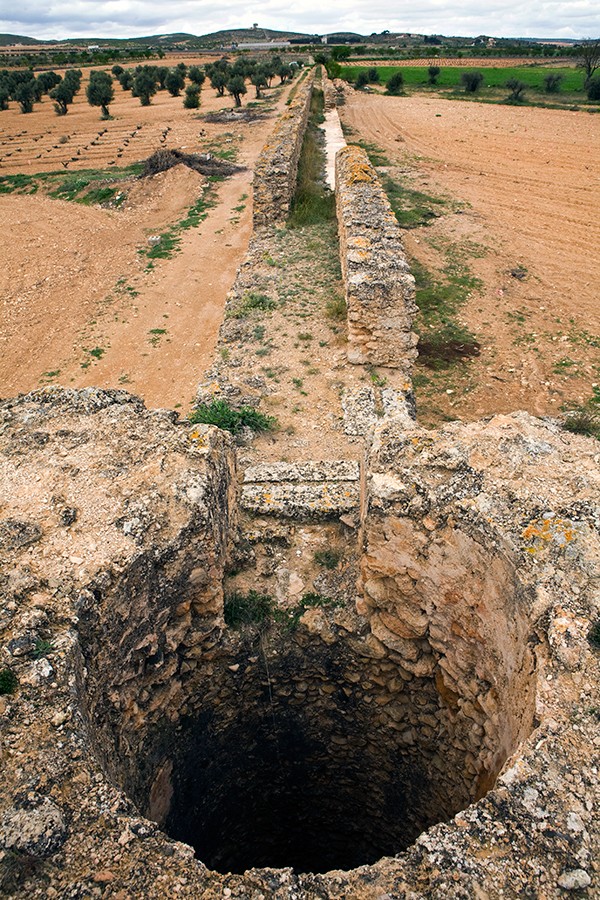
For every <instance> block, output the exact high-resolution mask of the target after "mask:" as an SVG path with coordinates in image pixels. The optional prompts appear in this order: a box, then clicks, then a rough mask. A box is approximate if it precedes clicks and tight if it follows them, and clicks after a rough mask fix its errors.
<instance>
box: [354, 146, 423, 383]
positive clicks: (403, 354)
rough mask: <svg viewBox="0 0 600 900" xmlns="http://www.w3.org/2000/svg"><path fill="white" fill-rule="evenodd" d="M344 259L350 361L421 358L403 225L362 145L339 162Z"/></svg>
mask: <svg viewBox="0 0 600 900" xmlns="http://www.w3.org/2000/svg"><path fill="white" fill-rule="evenodd" d="M336 200H337V214H338V226H339V233H340V257H341V263H342V273H343V277H344V284H345V289H346V303H347V307H348V360H349V362H352V363H364V364H371V365H378V366H390V367H394V368H398V369H401V370H402V371H403V372H405V373H406V375H407V377H409V375H410V370H411V365H412V362H413V361H414V359H415V358H416V356H417V350H416V345H417V336H416V335H415V334H414V333H413V331H412V330H411V329H412V323H413V318H414V315H415V312H416V306H415V302H414V296H415V282H414V278H413V276H412V275H411V274H410V271H409V268H408V263H407V262H406V257H405V254H404V247H403V245H402V238H401V232H400V227H399V225H398V223H397V221H396V217H395V216H394V213H393V211H392V208H391V206H390V203H389V200H388V199H387V196H386V194H385V191H384V190H383V188H382V186H381V184H380V182H379V179H378V178H377V174H376V172H375V169H374V168H373V166H372V165H371V163H370V161H369V158H368V156H367V154H366V152H365V151H364V150H362V149H361V148H360V147H354V146H349V147H345V148H344V149H343V150H340V151H339V153H338V154H337V159H336Z"/></svg>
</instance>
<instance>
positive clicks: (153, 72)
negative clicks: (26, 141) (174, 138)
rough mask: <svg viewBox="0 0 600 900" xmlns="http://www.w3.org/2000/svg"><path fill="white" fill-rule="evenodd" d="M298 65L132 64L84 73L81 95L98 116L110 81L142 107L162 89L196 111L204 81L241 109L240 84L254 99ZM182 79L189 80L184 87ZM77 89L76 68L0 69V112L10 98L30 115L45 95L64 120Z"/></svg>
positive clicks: (105, 107)
mask: <svg viewBox="0 0 600 900" xmlns="http://www.w3.org/2000/svg"><path fill="white" fill-rule="evenodd" d="M299 65H301V64H300V63H298V62H293V63H291V64H288V63H284V62H283V61H282V60H281V58H280V57H278V56H273V57H271V58H270V59H268V60H264V61H258V60H256V59H252V58H247V57H239V58H238V59H236V61H235V62H234V63H233V64H230V63H229V61H228V60H227V59H220V60H217V61H216V62H214V63H210V64H209V65H207V66H206V68H205V70H203V69H201V68H200V67H199V66H190V67H189V69H188V67H187V66H186V65H185V63H179V64H178V65H177V66H175V67H173V68H170V67H168V66H157V65H138V66H136V67H135V68H134V69H132V68H128V69H125V68H123V66H121V65H114V66H113V67H112V70H111V73H110V74H109V73H108V72H106V71H104V70H92V71H91V72H90V78H89V82H88V85H87V88H86V97H87V100H88V103H90V105H92V106H99V107H100V109H101V116H102V118H108V117H109V115H110V110H109V107H110V104H111V103H112V101H113V99H114V84H113V78H114V79H116V80H117V81H118V83H119V84H120V86H121V88H122V89H123V90H124V91H131V94H132V96H134V97H137V98H139V101H140V104H141V105H142V106H149V105H150V103H151V102H152V97H153V96H154V95H155V94H156V93H157V91H162V90H166V91H168V92H169V94H171V96H173V97H179V96H180V95H181V92H182V91H184V100H183V105H184V106H185V107H186V108H187V109H197V108H198V107H199V106H200V91H201V88H202V85H203V84H204V82H205V80H206V78H208V79H209V80H210V84H211V86H212V87H213V88H214V89H215V90H216V92H217V95H218V96H220V97H222V96H223V95H224V93H225V91H227V93H228V94H230V96H231V97H233V100H234V103H235V105H236V106H241V103H242V97H243V96H244V94H246V93H247V88H246V81H250V82H251V84H252V85H254V88H255V91H256V97H257V98H260V97H261V96H262V94H261V91H262V90H263V89H264V88H266V87H271V84H272V82H273V79H274V78H275V77H279V79H280V83H281V84H283V83H285V82H286V81H287V80H288V79H289V78H291V77H292V76H293V74H294V72H295V71H297V68H298V66H299ZM186 77H187V79H189V84H188V85H187V87H186ZM80 88H81V70H80V69H68V70H67V71H66V72H65V75H64V77H62V78H61V76H60V75H57V74H56V73H55V72H42V73H41V74H40V75H38V77H37V78H36V77H35V74H34V73H33V71H32V70H31V69H26V70H17V71H8V70H6V69H3V70H1V71H0V110H2V109H8V107H9V102H10V101H11V100H13V101H15V102H17V103H19V105H20V107H21V111H22V112H24V113H28V112H32V110H33V106H34V103H36V102H39V101H40V100H41V99H42V96H43V95H44V94H49V96H50V98H51V99H52V100H53V101H54V109H55V111H56V114H57V115H59V116H64V115H66V114H67V112H68V109H69V106H70V105H71V104H72V102H73V99H74V97H75V94H77V93H78V91H79V90H80Z"/></svg>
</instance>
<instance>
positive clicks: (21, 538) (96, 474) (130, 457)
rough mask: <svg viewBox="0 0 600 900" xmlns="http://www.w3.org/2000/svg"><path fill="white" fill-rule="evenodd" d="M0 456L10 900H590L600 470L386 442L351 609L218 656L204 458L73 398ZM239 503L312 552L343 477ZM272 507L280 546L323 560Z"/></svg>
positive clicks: (264, 630) (312, 603) (350, 482)
mask: <svg viewBox="0 0 600 900" xmlns="http://www.w3.org/2000/svg"><path fill="white" fill-rule="evenodd" d="M0 425H1V427H0V475H1V478H0V485H1V487H2V494H1V495H0V554H1V561H2V570H1V574H0V672H1V673H3V677H4V678H6V675H5V674H4V673H5V672H6V671H7V670H8V671H10V672H11V673H13V675H14V676H15V678H16V683H15V684H14V685H13V687H12V690H11V691H9V692H4V693H3V694H2V695H0V720H1V726H2V728H1V731H0V734H1V741H2V743H1V751H2V780H1V782H0V893H1V894H2V896H7V897H15V898H17V897H18V898H21V897H25V896H26V897H28V898H32V900H41V898H46V897H55V898H57V897H65V898H67V897H71V898H75V897H88V896H89V897H102V896H106V897H107V898H110V897H114V898H115V900H117V898H125V897H144V898H149V900H167V898H169V900H170V898H172V897H174V896H180V897H182V898H190V900H192V898H197V897H205V898H207V900H210V898H214V900H216V898H219V897H231V898H239V900H258V898H259V897H263V898H265V900H271V898H272V900H290V898H292V897H296V898H297V900H330V898H331V900H334V898H342V897H356V898H357V900H358V898H360V900H377V898H381V897H382V896H385V895H387V896H390V897H414V898H415V900H429V898H434V900H435V898H456V900H465V898H466V900H482V898H490V900H500V898H504V900H507V898H509V900H510V898H515V900H516V898H517V897H522V896H531V897H545V898H548V900H555V898H556V900H560V898H561V897H563V896H565V893H564V892H565V891H569V890H574V889H575V890H578V891H579V892H580V893H579V894H578V896H583V897H590V898H591V897H592V896H596V895H597V887H598V878H599V877H600V873H599V872H598V859H599V858H600V847H599V833H598V829H597V809H598V803H600V796H599V793H600V792H599V788H598V776H597V766H598V755H599V752H600V729H599V727H598V708H599V706H600V702H599V700H598V688H597V685H598V677H599V669H600V656H599V654H598V650H597V649H594V647H593V646H592V645H591V644H590V642H589V640H588V635H589V633H590V627H591V626H592V625H593V624H595V623H597V622H598V620H599V617H600V594H599V585H600V562H599V561H600V538H599V534H600V476H599V469H598V452H597V443H596V442H595V441H593V440H592V439H590V438H583V437H578V436H574V435H569V436H567V435H566V434H565V432H563V431H562V430H561V429H560V428H559V427H558V426H557V425H555V424H552V423H548V422H540V421H538V420H535V419H532V418H531V417H529V416H527V415H525V414H519V415H514V416H498V417H496V418H495V419H493V420H491V421H488V422H483V423H472V424H469V425H464V424H461V423H455V424H451V425H448V426H446V427H445V428H444V429H441V430H439V431H435V432H431V431H425V430H423V429H421V428H419V427H418V426H417V425H414V424H413V425H412V426H411V425H410V423H407V422H406V421H403V420H400V419H398V418H397V417H396V418H392V419H383V420H382V421H381V423H380V426H379V427H378V428H377V429H376V430H375V436H374V441H373V445H372V450H371V452H370V456H369V459H368V467H367V485H366V495H367V505H366V508H365V511H364V520H363V526H362V531H363V538H364V540H363V544H362V546H363V547H364V551H363V553H362V560H361V579H360V591H359V592H358V593H357V592H356V591H355V590H353V589H352V590H349V591H348V590H340V589H339V588H340V585H341V583H342V579H343V575H344V573H343V563H340V564H339V565H338V567H337V569H336V570H333V569H332V570H331V571H329V572H328V575H327V578H328V579H329V581H328V583H326V582H322V586H321V587H319V588H317V590H319V591H320V593H318V594H317V593H314V592H313V593H309V594H306V595H304V596H300V595H301V593H302V590H300V591H298V590H297V588H296V587H295V586H292V584H289V585H288V588H289V590H288V591H287V594H285V595H284V596H282V598H281V604H280V605H279V607H278V614H279V618H278V619H277V620H271V621H268V620H264V619H262V620H261V619H258V620H256V619H254V620H252V622H251V623H248V624H242V625H239V624H238V625H237V626H236V625H235V624H234V623H233V621H232V617H231V612H229V613H228V612H227V610H228V609H229V610H231V603H232V598H231V596H229V597H228V598H225V603H224V598H223V589H222V585H223V578H224V573H225V567H226V566H227V565H229V566H231V561H232V557H231V554H230V552H229V543H230V539H231V538H234V537H235V536H236V533H237V529H238V522H237V516H236V512H235V507H236V502H237V501H236V494H237V492H235V491H234V484H235V480H236V478H235V467H234V462H233V460H232V457H231V448H230V443H229V440H228V439H227V437H226V436H225V435H223V434H222V433H220V432H218V431H217V430H216V429H213V428H211V427H205V426H195V427H190V426H189V424H187V423H181V422H178V421H177V420H176V417H175V415H174V414H171V413H166V412H165V411H155V412H150V411H147V410H146V409H145V408H144V406H143V404H142V403H141V401H139V400H137V399H136V398H133V397H130V396H129V395H127V394H125V393H123V392H110V391H109V392H105V391H98V390H93V389H87V390H83V391H64V390H62V389H46V390H43V391H39V392H35V393H33V394H31V395H28V396H26V397H22V398H17V399H16V400H13V401H7V402H5V403H2V404H0ZM245 474H246V477H245V481H244V484H243V486H242V496H244V491H245V492H246V493H245V499H244V500H243V502H244V503H246V504H250V505H251V506H252V505H253V504H255V503H258V502H259V501H258V500H257V498H256V491H259V492H262V493H263V498H262V499H263V501H264V500H265V497H264V493H265V492H266V493H268V492H269V491H270V490H273V488H274V486H276V485H277V484H284V483H285V484H289V485H290V486H291V493H292V495H293V489H294V486H295V485H304V488H302V491H301V495H299V496H298V497H296V500H295V501H294V502H296V503H297V505H298V506H299V507H303V509H302V517H305V516H307V517H308V519H309V520H310V516H311V515H312V506H311V504H312V503H313V502H314V497H312V496H311V495H310V491H309V492H308V493H307V492H306V490H305V488H306V487H307V486H310V485H315V490H316V492H317V493H316V495H315V496H316V498H317V500H318V499H319V498H320V499H322V493H321V492H322V487H323V485H324V484H325V483H335V484H338V485H340V486H341V487H342V488H343V489H344V490H350V491H352V490H354V486H355V485H356V481H355V479H356V476H357V469H356V465H355V464H351V463H348V461H343V460H330V461H328V462H327V463H323V462H321V463H318V464H310V465H309V464H306V463H304V464H301V463H298V464H295V465H293V464H290V463H283V462H282V463H279V464H275V465H269V466H264V465H261V464H257V465H255V466H253V467H251V468H247V469H246V473H245ZM248 489H250V491H248ZM292 499H293V498H292ZM265 502H266V501H265ZM275 507H276V508H275V509H273V508H272V506H271V504H269V503H266V505H260V503H259V509H258V512H259V513H260V514H261V515H262V516H263V518H264V519H265V520H267V519H268V520H269V521H270V525H269V526H268V527H269V528H270V530H271V533H272V536H273V539H274V542H275V543H277V542H279V543H280V544H281V546H282V547H283V546H284V545H285V543H286V542H289V541H290V540H295V541H296V542H297V543H296V546H297V548H298V551H300V552H301V553H302V552H303V553H304V554H305V555H306V552H307V548H308V547H310V546H311V545H310V540H312V537H311V536H314V529H317V528H319V529H324V530H325V531H326V532H327V534H328V535H329V541H330V543H329V544H324V545H322V546H323V547H324V548H327V549H330V550H335V549H336V543H335V542H336V541H337V542H338V545H337V546H338V547H339V541H340V535H339V532H338V535H337V537H336V530H335V529H336V528H337V526H336V525H335V524H334V523H333V522H326V523H325V524H319V525H317V524H315V523H313V522H311V521H308V523H307V521H306V518H305V521H300V523H297V522H296V521H292V520H290V519H288V518H286V511H285V509H283V508H282V507H281V506H280V505H278V503H276V504H275ZM317 512H318V513H319V514H320V512H321V511H320V510H318V511H317ZM353 512H354V511H353ZM273 513H275V515H274V514H273ZM248 541H249V543H250V542H251V536H250V535H248ZM302 548H304V549H302ZM295 553H296V551H294V555H295ZM298 558H300V557H298ZM272 559H273V560H274V561H275V563H276V564H277V556H276V555H275V556H273V557H272ZM265 561H266V560H265ZM230 574H231V573H230ZM336 585H337V589H336ZM228 604H229V605H228ZM226 622H227V625H226V624H225V623H226ZM478 798H481V799H478ZM471 801H477V802H473V803H471ZM469 804H471V805H469ZM435 822H438V823H441V824H437V825H434V824H433V823H435ZM595 823H596V824H595ZM429 826H432V827H429ZM161 829H163V830H161ZM424 829H428V830H426V831H424ZM419 835H420V836H419ZM191 845H193V847H194V848H195V850H196V856H194V850H193V849H192V846H191ZM381 857H383V858H381ZM359 864H360V867H359V868H355V866H357V865H359ZM273 866H277V868H272V867H273ZM291 866H293V867H294V871H292V868H290V867H291ZM332 868H340V869H343V870H346V871H329V870H330V869H332ZM214 869H218V871H214ZM246 870H248V871H246ZM232 872H233V873H239V874H231V873H232ZM323 872H325V873H326V874H318V873H323ZM301 873H305V874H301ZM474 886H476V889H475V888H474Z"/></svg>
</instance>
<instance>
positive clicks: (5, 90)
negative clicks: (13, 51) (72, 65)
mask: <svg viewBox="0 0 600 900" xmlns="http://www.w3.org/2000/svg"><path fill="white" fill-rule="evenodd" d="M80 87H81V71H80V69H67V71H66V72H65V75H64V78H61V76H60V75H57V74H56V72H41V73H40V74H39V75H38V76H37V78H36V76H35V74H34V73H33V71H32V70H31V69H24V70H23V69H20V70H16V71H8V70H7V69H2V70H1V71H0V110H2V109H8V108H9V103H10V101H11V100H13V101H15V102H16V103H18V104H19V106H20V108H21V112H23V113H30V112H33V106H34V103H39V102H40V101H41V99H42V97H43V96H44V94H48V95H49V96H50V97H51V99H52V100H54V108H55V110H56V112H57V113H58V114H59V115H64V114H65V113H66V111H67V107H68V106H69V104H70V103H72V102H73V97H74V96H75V94H76V93H77V92H78V91H79V89H80Z"/></svg>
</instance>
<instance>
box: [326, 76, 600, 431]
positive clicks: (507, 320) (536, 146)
mask: <svg viewBox="0 0 600 900" xmlns="http://www.w3.org/2000/svg"><path fill="white" fill-rule="evenodd" d="M340 112H341V115H342V119H343V122H344V123H345V125H347V126H350V127H351V129H354V131H353V132H352V137H349V138H348V139H349V140H352V139H355V138H361V139H363V140H365V141H367V142H369V143H372V144H375V145H377V146H379V147H381V148H383V150H384V151H385V153H386V155H387V157H388V159H389V161H390V162H391V163H393V164H394V165H395V166H396V167H398V168H393V169H391V172H392V174H394V175H398V174H400V176H401V177H402V176H403V177H404V178H405V179H407V181H408V183H409V184H410V185H411V187H414V188H416V189H418V190H422V191H424V192H427V193H428V194H432V195H437V196H443V197H446V198H448V201H449V202H448V203H447V205H446V206H445V211H444V212H443V214H442V215H441V216H440V217H439V218H437V219H436V220H434V223H433V224H432V225H429V226H425V227H421V228H417V229H415V230H411V231H407V232H406V237H405V245H406V248H407V251H408V253H409V254H410V256H412V257H413V258H415V259H417V260H418V261H419V262H421V263H422V264H423V265H425V266H427V267H428V269H430V270H431V271H434V272H436V271H437V272H439V271H441V270H442V269H443V268H444V267H445V266H447V265H448V263H449V262H452V261H453V260H456V259H458V260H461V261H462V262H464V263H465V264H466V265H468V266H469V267H470V269H471V271H472V273H473V274H474V275H475V276H476V277H477V278H479V279H480V280H481V289H478V290H474V291H473V292H472V293H471V295H470V298H469V300H468V302H467V303H466V305H465V306H464V307H463V308H462V310H461V313H460V318H461V319H462V321H463V322H464V323H465V324H466V325H468V326H469V328H470V329H471V330H472V331H473V332H474V333H475V335H476V336H477V337H478V339H479V341H480V343H481V346H482V350H481V355H480V356H479V357H478V358H476V359H473V360H472V361H470V362H469V363H466V364H462V363H460V364H458V365H457V366H454V367H453V369H452V370H451V371H448V372H445V373H442V374H441V375H436V374H433V375H432V373H431V372H428V371H427V370H425V369H423V368H418V369H417V372H418V374H419V375H420V376H421V377H420V381H421V383H422V384H421V388H420V394H421V398H420V399H421V404H420V406H421V410H422V412H423V414H424V415H425V418H429V419H430V420H435V419H439V418H445V417H447V416H449V417H452V418H454V417H457V418H461V419H473V418H477V417H479V416H481V415H484V414H489V413H493V412H498V411H509V410H512V409H517V408H520V409H526V410H528V411H530V412H533V413H536V414H554V413H556V412H557V411H558V410H559V409H560V407H561V405H563V404H565V403H567V404H568V403H570V402H577V401H581V400H587V399H589V397H590V396H591V394H592V389H593V388H592V386H593V385H594V384H596V383H597V382H600V297H599V292H600V255H599V254H598V249H597V248H598V246H599V244H600V217H599V216H598V209H599V208H600V177H599V173H600V116H598V115H591V114H589V113H585V112H572V111H568V110H564V111H563V110H555V109H541V108H532V107H522V108H519V107H514V106H502V105H491V104H484V103H477V102H461V101H453V102H452V101H448V100H444V99H442V98H435V97H431V96H427V97H422V96H411V97H402V98H394V97H385V96H381V95H365V94H362V93H357V92H355V91H353V90H351V89H349V90H348V91H347V103H346V105H345V106H344V107H343V108H342V109H341V110H340ZM511 272H516V274H517V276H520V277H515V275H514V274H513V275H511ZM418 383H419V379H418Z"/></svg>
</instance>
